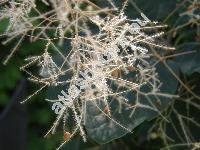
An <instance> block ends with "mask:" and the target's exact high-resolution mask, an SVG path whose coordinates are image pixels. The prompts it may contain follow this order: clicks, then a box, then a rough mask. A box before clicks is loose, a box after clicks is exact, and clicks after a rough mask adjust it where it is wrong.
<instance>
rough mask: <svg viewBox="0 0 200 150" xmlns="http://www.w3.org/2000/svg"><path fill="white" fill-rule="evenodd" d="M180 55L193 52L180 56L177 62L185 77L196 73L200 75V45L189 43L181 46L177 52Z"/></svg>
mask: <svg viewBox="0 0 200 150" xmlns="http://www.w3.org/2000/svg"><path fill="white" fill-rule="evenodd" d="M177 51H178V52H179V53H182V52H192V51H193V52H192V53H190V54H185V55H182V56H178V57H177V58H176V62H177V64H178V66H179V67H180V71H181V72H182V73H183V74H185V75H191V74H193V73H195V72H197V73H200V44H199V43H187V44H183V45H182V46H180V47H179V48H178V50H177Z"/></svg>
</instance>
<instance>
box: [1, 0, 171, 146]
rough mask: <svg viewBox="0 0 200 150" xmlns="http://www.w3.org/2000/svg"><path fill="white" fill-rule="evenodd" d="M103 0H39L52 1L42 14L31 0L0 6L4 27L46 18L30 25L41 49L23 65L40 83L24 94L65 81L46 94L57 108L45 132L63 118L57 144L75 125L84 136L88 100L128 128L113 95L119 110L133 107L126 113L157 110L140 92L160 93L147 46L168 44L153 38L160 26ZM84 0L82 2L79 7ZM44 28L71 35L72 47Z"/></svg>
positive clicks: (62, 35) (72, 132) (71, 133)
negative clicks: (53, 95) (64, 47)
mask: <svg viewBox="0 0 200 150" xmlns="http://www.w3.org/2000/svg"><path fill="white" fill-rule="evenodd" d="M107 2H108V4H109V5H110V7H111V8H101V7H100V6H98V5H97V4H95V3H93V2H91V1H89V0H82V1H78V0H63V1H62V0H55V1H54V0H50V1H46V0H43V3H44V4H46V5H51V6H52V7H53V10H52V11H50V12H46V13H45V14H40V13H39V12H38V11H37V9H36V7H35V4H34V1H32V0H26V1H19V2H18V3H17V2H10V3H9V4H10V7H7V8H6V9H5V10H4V11H3V15H5V14H7V15H8V17H10V21H11V23H10V26H9V28H8V30H11V29H12V30H13V31H14V30H19V27H18V26H20V30H21V31H23V30H26V29H27V30H28V29H29V27H31V26H32V21H33V20H37V19H38V18H40V19H41V18H43V19H44V20H43V21H42V22H40V23H39V25H42V24H43V23H44V22H46V24H45V27H44V26H43V27H41V26H40V28H39V25H37V26H36V27H34V28H32V29H31V30H32V35H31V37H33V35H34V34H33V30H35V29H36V28H38V29H40V32H38V33H37V34H36V35H35V36H34V38H35V40H37V39H45V40H47V45H46V48H45V50H44V52H43V53H42V54H41V55H39V56H32V57H28V58H27V59H26V64H25V65H24V66H22V67H21V69H22V70H23V71H25V72H26V73H27V74H28V75H30V77H29V79H30V80H31V81H33V82H36V83H39V84H42V85H43V86H42V87H41V88H40V89H39V90H38V91H36V92H35V93H33V94H32V95H30V96H29V97H28V98H27V99H26V100H28V99H30V98H31V97H32V96H34V95H35V94H37V93H38V92H40V91H41V90H42V89H44V88H45V87H54V88H56V87H58V86H63V90H62V91H60V93H59V95H58V97H57V99H53V100H50V99H47V100H48V101H50V102H53V105H52V109H53V110H54V111H55V113H56V114H58V115H57V119H56V121H55V122H54V124H53V126H52V128H51V129H50V130H49V131H48V133H47V135H48V134H49V133H55V131H56V127H57V126H58V124H59V122H60V120H61V119H63V122H64V125H63V127H64V135H65V139H64V142H63V143H62V144H61V146H60V147H62V146H63V145H64V144H65V143H66V142H67V141H69V140H70V139H71V138H72V137H73V136H74V135H75V134H76V133H77V132H78V131H79V132H80V135H81V136H82V137H83V140H84V141H86V133H85V131H84V126H85V124H86V122H85V120H86V117H87V109H90V107H88V102H89V103H93V104H94V105H95V106H96V107H97V108H98V109H100V111H101V113H102V115H105V116H106V117H108V118H109V119H111V120H112V121H113V123H115V124H117V125H118V126H119V127H121V128H124V129H125V130H127V131H130V130H131V129H130V128H129V127H126V125H123V124H121V123H120V121H118V120H114V119H113V118H112V116H113V114H114V113H115V112H112V109H113V108H111V107H112V106H111V103H112V102H113V101H115V102H116V103H117V104H118V106H117V107H116V108H115V109H117V110H118V112H119V113H121V112H122V108H124V107H125V108H126V109H130V110H132V111H131V113H130V117H132V115H133V114H134V111H135V108H136V107H146V108H148V109H152V110H154V111H158V110H157V109H156V108H154V107H152V108H151V107H150V106H145V104H143V103H142V102H141V101H140V99H139V98H138V95H139V94H140V95H145V96H148V94H154V95H156V94H160V92H159V88H160V86H161V83H160V81H159V79H158V74H157V73H156V68H155V65H156V63H157V62H156V60H155V59H154V54H153V52H152V51H151V48H153V49H155V48H159V49H160V48H162V49H170V47H167V46H164V45H160V44H157V43H158V42H157V38H158V37H160V36H161V35H162V34H163V32H157V30H155V29H159V28H163V27H164V26H162V25H158V24H157V22H151V21H150V20H149V19H148V18H147V17H146V16H145V15H144V14H141V17H142V18H143V19H136V20H130V19H128V18H127V17H126V15H124V13H123V10H121V12H120V13H118V15H116V14H117V12H116V13H111V12H110V11H111V10H116V6H115V5H114V3H113V2H112V1H111V0H108V1H107ZM83 3H84V4H86V7H83V6H85V5H82V4H83ZM31 8H34V9H35V10H36V11H37V12H38V13H39V14H40V15H39V17H33V18H28V13H29V12H30V10H31ZM7 12H8V13H7ZM102 14H103V15H102ZM19 16H20V17H19ZM103 16H104V17H103ZM105 16H106V17H105ZM27 18H28V20H27ZM91 26H95V27H94V28H95V29H96V30H97V32H93V30H91ZM11 27H12V28H11ZM21 28H23V29H21ZM48 29H51V30H54V32H55V33H57V30H58V29H59V33H60V34H59V38H61V39H68V40H69V41H70V44H69V45H70V46H71V47H70V50H69V53H68V54H67V55H64V54H63V53H62V52H61V51H60V50H59V49H58V48H57V47H56V46H55V43H54V42H52V41H53V40H55V39H56V38H57V36H56V37H54V38H50V37H49V36H48V33H47V32H46V31H47V30H48ZM66 31H71V32H72V36H71V37H67V36H66ZM27 35H28V34H27ZM49 46H52V47H53V48H54V50H55V52H57V55H56V57H59V62H57V61H56V60H55V57H54V56H55V55H52V54H51V53H49V52H48V48H49ZM60 62H61V63H60ZM34 64H37V66H38V67H39V73H35V72H34V73H32V72H30V70H29V69H28V68H30V67H31V66H32V65H34ZM144 87H147V88H146V90H145V91H144V90H141V89H143V88H144ZM130 92H131V93H135V95H136V97H135V99H136V100H135V101H134V102H133V101H131V100H130V99H128V98H127V97H126V96H125V95H126V94H127V93H130ZM26 100H25V101H26ZM99 102H100V103H103V105H104V106H105V107H104V108H103V109H101V108H99V106H98V104H97V103H99ZM69 114H73V118H74V128H73V129H72V130H69V129H68V130H67V129H66V126H67V125H66V122H67V121H68V120H70V119H69V117H70V115H69ZM60 147H59V148H60Z"/></svg>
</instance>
